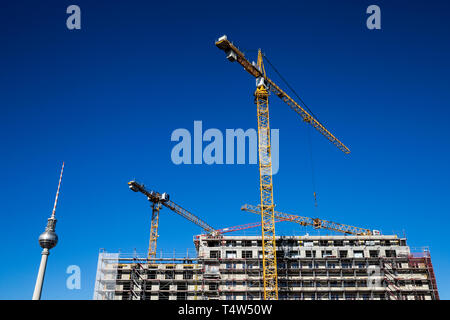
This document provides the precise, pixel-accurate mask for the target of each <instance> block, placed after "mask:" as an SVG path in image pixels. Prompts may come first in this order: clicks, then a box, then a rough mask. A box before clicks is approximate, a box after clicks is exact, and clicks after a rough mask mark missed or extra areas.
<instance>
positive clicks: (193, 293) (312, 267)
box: [94, 236, 439, 300]
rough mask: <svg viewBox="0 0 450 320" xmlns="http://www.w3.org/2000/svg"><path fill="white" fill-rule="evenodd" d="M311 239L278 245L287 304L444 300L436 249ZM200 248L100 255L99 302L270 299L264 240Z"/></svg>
mask: <svg viewBox="0 0 450 320" xmlns="http://www.w3.org/2000/svg"><path fill="white" fill-rule="evenodd" d="M385 238H388V236H384V238H383V239H385ZM308 239H309V240H308ZM308 239H306V237H292V236H291V237H279V238H278V240H277V269H278V283H279V299H280V300H341V299H344V300H373V299H375V300H406V299H417V300H421V299H439V295H438V291H437V286H436V279H435V274H434V270H433V266H432V264H431V257H430V254H429V251H428V250H425V251H421V252H419V253H411V252H410V249H409V247H408V246H406V240H405V239H397V238H395V237H392V238H391V240H390V241H387V240H386V242H383V241H384V240H381V241H379V243H378V242H377V243H378V244H368V242H369V243H371V242H373V241H374V240H373V239H374V238H373V237H368V238H363V239H362V240H361V239H355V238H354V237H353V238H352V237H344V238H342V237H341V238H340V237H333V236H325V237H321V236H319V237H314V236H313V237H309V238H308ZM330 239H331V240H330ZM354 239H355V240H354ZM377 241H378V240H377ZM344 242H345V243H344ZM194 243H195V245H196V249H197V251H196V253H197V256H196V257H186V256H188V255H181V254H178V255H177V254H175V252H174V253H171V254H167V255H166V254H163V253H160V254H159V255H158V257H155V258H152V259H148V258H143V257H144V256H145V255H142V258H140V257H139V256H138V255H137V254H136V253H134V254H133V255H126V254H120V255H117V254H116V255H108V254H106V253H102V254H100V256H99V267H98V270H97V280H96V289H95V294H94V298H96V299H125V300H126V299H132V300H217V299H223V300H238V299H239V300H241V299H242V300H260V299H262V298H263V284H262V270H263V268H262V251H261V243H260V237H258V236H249V237H246V236H243V237H242V236H241V237H232V236H228V237H208V236H201V237H196V238H195V239H194ZM308 243H310V244H308ZM364 250H365V251H364ZM361 252H364V253H361ZM380 252H381V253H382V254H380Z"/></svg>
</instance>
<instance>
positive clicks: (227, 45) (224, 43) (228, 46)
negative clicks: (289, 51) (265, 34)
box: [216, 36, 350, 154]
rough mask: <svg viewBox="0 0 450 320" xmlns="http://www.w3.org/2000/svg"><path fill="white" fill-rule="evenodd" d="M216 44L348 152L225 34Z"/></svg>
mask: <svg viewBox="0 0 450 320" xmlns="http://www.w3.org/2000/svg"><path fill="white" fill-rule="evenodd" d="M216 46H217V47H218V48H219V49H221V50H223V51H225V53H226V54H227V59H228V60H230V61H237V62H238V63H239V64H240V65H241V66H242V67H244V69H245V70H246V71H247V72H248V73H250V74H251V75H252V76H254V77H255V78H260V77H262V78H264V80H265V81H266V83H267V85H268V87H269V90H270V91H272V92H273V93H274V94H275V95H276V96H277V97H279V98H280V99H281V100H283V101H284V102H285V103H286V104H288V105H289V106H290V107H291V108H292V110H294V111H295V112H297V113H298V114H299V115H300V116H301V117H302V119H303V120H304V121H305V122H307V123H309V124H311V125H312V126H313V127H314V128H315V129H316V130H317V131H319V132H320V133H321V134H322V135H323V136H324V137H325V138H327V139H328V140H329V141H330V142H332V143H333V144H334V145H335V146H336V147H337V148H339V149H340V150H341V151H342V152H344V153H346V154H349V153H350V150H349V148H347V147H346V146H345V145H344V144H343V143H342V142H341V141H340V140H339V139H338V138H336V137H335V136H334V135H333V134H332V133H331V132H330V131H328V130H327V129H326V128H325V127H324V126H323V125H322V124H321V123H320V122H319V121H318V120H317V119H316V118H315V117H313V116H312V115H311V114H310V113H309V112H308V111H306V110H305V108H304V107H302V106H301V105H300V104H299V103H298V102H296V101H295V100H294V99H292V98H291V97H290V96H289V95H288V94H287V93H286V92H285V91H283V90H282V89H281V88H280V87H279V86H277V85H276V84H275V82H273V81H272V80H271V79H269V78H268V77H267V75H266V74H265V72H263V70H260V69H259V68H258V65H257V64H255V63H251V62H250V61H248V60H247V58H246V57H245V55H244V53H243V52H241V51H240V50H239V49H238V48H237V47H236V46H235V45H234V44H233V43H231V42H230V41H229V40H228V39H227V38H226V36H223V37H221V38H219V40H218V41H217V42H216Z"/></svg>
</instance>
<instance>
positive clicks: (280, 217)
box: [94, 36, 439, 300]
mask: <svg viewBox="0 0 450 320" xmlns="http://www.w3.org/2000/svg"><path fill="white" fill-rule="evenodd" d="M215 45H216V46H217V48H219V49H220V50H222V51H224V52H225V54H226V58H227V60H229V61H230V62H237V63H238V64H239V65H240V66H241V67H243V69H244V70H245V71H247V72H248V73H249V74H250V75H251V76H253V77H254V78H255V79H256V90H255V91H254V103H255V105H256V108H257V123H258V159H259V161H258V162H259V174H260V180H259V190H260V199H259V200H260V202H259V204H258V205H249V204H246V205H244V206H242V208H241V209H242V211H245V212H248V213H252V214H254V216H255V217H256V215H258V216H259V219H258V222H255V223H250V224H244V225H238V226H234V227H227V228H223V229H217V228H214V227H212V226H211V225H210V224H208V223H207V222H205V220H203V219H202V218H200V216H199V215H196V214H193V213H191V212H190V211H189V210H186V209H185V208H183V207H182V206H181V205H179V204H177V203H175V202H174V201H172V200H171V199H170V196H169V194H168V193H159V192H157V191H154V190H151V189H147V187H146V186H145V185H143V184H141V183H139V182H137V181H134V180H132V181H130V182H129V183H128V186H129V189H131V190H132V191H134V192H136V193H140V194H142V195H144V196H145V197H146V198H147V200H148V201H149V203H150V205H151V225H150V241H149V248H148V253H147V254H146V255H138V254H136V253H134V254H124V253H111V252H104V251H102V252H100V254H99V259H98V267H97V275H96V280H95V289H94V299H95V300H439V293H438V288H437V284H436V277H435V273H434V270H433V265H432V262H431V255H430V250H429V249H428V248H427V247H422V248H411V247H410V246H409V245H408V243H407V239H406V237H405V236H399V235H396V234H391V235H384V234H382V233H381V232H380V231H379V230H373V229H370V228H361V227H355V226H352V225H346V224H341V223H338V222H333V221H328V220H324V219H322V218H317V217H316V218H311V217H304V216H300V215H297V214H291V213H284V212H279V211H276V210H275V203H274V196H273V181H272V157H271V139H270V125H269V96H270V95H271V94H272V95H274V96H276V97H278V98H279V99H281V101H282V102H283V103H284V104H287V105H288V106H289V107H290V108H291V109H292V110H293V111H295V112H296V114H297V115H298V116H299V118H300V120H301V122H303V123H304V124H306V125H310V126H312V128H314V129H315V130H316V131H318V132H319V133H320V134H322V135H323V136H324V137H325V138H326V139H327V140H328V141H329V142H331V143H332V144H333V145H334V146H335V147H337V148H338V149H339V150H340V151H342V152H343V153H344V154H346V155H348V154H350V150H349V148H348V147H347V146H345V145H344V144H343V143H342V142H341V141H340V140H339V139H337V138H336V137H335V136H334V135H333V134H332V133H331V132H330V131H329V130H328V129H326V128H325V126H324V125H323V124H322V123H321V122H319V120H318V119H317V117H316V116H314V114H313V113H312V112H311V111H310V110H309V108H308V107H307V106H306V105H305V104H304V102H303V101H302V100H301V98H300V97H299V96H298V95H297V94H296V93H295V91H294V90H293V89H292V88H291V86H289V84H287V83H285V84H286V85H287V86H288V87H289V89H290V90H291V91H293V93H294V95H295V96H296V98H297V99H296V100H294V98H292V97H291V96H289V95H288V94H287V93H286V92H285V91H283V90H282V89H281V88H280V87H279V86H278V85H277V84H276V83H275V82H274V81H273V80H271V79H270V78H269V77H268V76H267V74H266V70H265V67H264V63H263V61H266V62H267V63H268V64H271V63H270V61H268V59H267V57H266V56H265V55H264V54H263V53H262V52H261V50H259V51H258V58H257V62H250V61H249V60H247V58H246V57H245V55H244V53H243V52H241V51H240V50H239V49H238V47H237V46H235V45H234V44H233V43H232V42H230V41H229V40H228V38H227V36H222V37H221V38H219V39H218V40H217V41H216V42H215ZM273 69H274V70H276V69H275V68H273ZM255 185H256V184H255ZM315 197H316V193H315V192H314V198H315ZM163 208H165V209H164V210H170V211H171V212H174V213H176V214H177V215H179V216H181V217H183V218H184V219H186V220H188V221H190V222H191V223H194V224H196V225H197V226H199V227H200V228H201V229H202V231H203V233H202V234H199V235H194V236H193V242H194V245H195V252H191V254H185V255H176V254H162V253H161V254H158V253H157V239H158V237H159V234H158V224H159V217H160V211H161V210H162V209H163ZM206 220H207V219H206ZM279 222H284V223H295V224H297V225H298V226H299V228H303V227H311V228H313V229H315V230H325V231H326V232H329V233H332V235H309V234H307V233H306V232H305V234H304V235H301V236H294V235H292V236H280V235H277V234H276V232H275V227H276V224H277V223H279ZM255 228H256V229H255ZM249 229H254V230H260V233H259V234H258V235H237V232H238V231H243V230H249Z"/></svg>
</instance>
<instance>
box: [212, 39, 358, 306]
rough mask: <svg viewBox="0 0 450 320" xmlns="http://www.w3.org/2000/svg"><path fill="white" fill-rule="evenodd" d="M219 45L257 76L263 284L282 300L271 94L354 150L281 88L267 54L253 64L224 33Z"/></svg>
mask: <svg viewBox="0 0 450 320" xmlns="http://www.w3.org/2000/svg"><path fill="white" fill-rule="evenodd" d="M215 44H216V46H217V47H218V48H219V49H221V50H223V51H224V52H225V53H226V57H227V59H228V60H229V61H231V62H235V61H237V62H238V63H239V64H240V65H241V66H242V67H244V69H245V70H246V71H247V72H248V73H250V74H251V75H252V76H254V77H255V78H256V91H255V92H254V96H255V103H256V108H257V117H258V153H259V175H260V196H261V204H260V206H259V210H260V214H261V231H262V232H261V234H262V253H263V284H264V300H278V282H277V257H276V243H275V217H274V203H273V183H272V160H271V147H270V125H269V93H270V92H273V93H274V94H275V95H276V96H277V97H279V98H280V99H281V100H283V101H284V102H285V103H286V104H288V105H289V106H290V107H291V108H292V109H293V110H294V111H295V112H297V113H298V114H299V115H300V116H301V117H302V119H303V121H305V122H306V123H309V124H310V125H312V126H313V127H314V128H315V129H316V130H318V131H319V132H320V133H321V134H322V135H324V136H325V137H326V138H327V139H328V140H329V141H330V142H331V143H333V144H334V145H335V146H336V147H338V148H339V149H340V150H341V151H342V152H344V153H346V154H348V153H350V150H349V149H348V148H347V147H346V146H345V145H344V144H343V143H342V142H341V141H339V140H338V139H337V138H336V137H335V136H334V135H333V134H331V132H330V131H328V130H327V129H326V128H325V127H324V126H323V125H322V124H321V123H320V122H319V121H318V120H317V119H316V118H315V117H313V116H312V114H310V113H308V112H307V111H306V110H305V108H303V107H302V106H301V105H300V104H299V103H297V102H296V101H295V100H293V99H292V98H291V97H290V96H289V95H288V94H287V93H286V92H284V91H283V90H281V89H280V87H278V86H277V85H276V84H275V83H274V82H273V81H272V80H270V79H269V78H268V77H267V75H266V71H265V68H264V63H263V55H262V53H261V50H258V60H257V63H251V62H250V61H248V60H247V58H246V57H245V55H244V53H242V52H241V51H240V50H239V49H238V48H237V47H236V46H235V45H234V44H233V43H231V42H230V41H229V40H228V38H227V36H225V35H224V36H222V37H220V38H219V39H218V40H217V41H216V43H215Z"/></svg>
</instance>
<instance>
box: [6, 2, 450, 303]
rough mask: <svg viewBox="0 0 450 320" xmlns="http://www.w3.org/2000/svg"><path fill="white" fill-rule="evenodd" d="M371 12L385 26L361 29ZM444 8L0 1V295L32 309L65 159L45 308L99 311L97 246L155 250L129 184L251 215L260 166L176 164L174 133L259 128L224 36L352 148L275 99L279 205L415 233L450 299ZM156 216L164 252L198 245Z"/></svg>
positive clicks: (293, 229)
mask: <svg viewBox="0 0 450 320" xmlns="http://www.w3.org/2000/svg"><path fill="white" fill-rule="evenodd" d="M71 4H77V5H79V6H80V8H81V12H82V22H81V25H82V28H81V30H76V31H74V30H72V31H70V30H68V29H67V28H66V24H65V20H66V18H67V16H68V15H67V14H66V13H65V11H66V8H67V6H69V5H71ZM371 4H377V5H379V6H380V8H381V14H382V30H377V31H370V30H368V29H367V28H366V26H365V21H366V18H367V15H366V14H365V11H366V8H367V7H368V6H369V5H371ZM448 10H449V5H448V4H447V3H445V2H444V1H400V0H397V1H293V2H292V3H289V2H284V1H278V2H276V3H274V2H273V1H272V2H264V1H263V2H261V1H258V2H245V3H240V4H239V5H236V4H234V5H233V4H231V3H225V2H213V1H205V2H196V1H195V2H187V1H171V2H163V3H161V2H159V3H151V2H149V1H95V2H94V1H76V2H69V1H41V2H39V3H38V4H37V3H35V2H31V1H14V2H11V1H9V2H2V4H1V8H0V39H1V43H2V45H1V48H2V49H1V50H0V70H1V72H0V137H1V138H0V143H1V144H0V147H1V150H2V151H1V152H2V157H0V173H1V177H2V180H3V184H2V185H3V186H2V192H1V193H0V213H1V217H2V221H3V223H2V225H3V228H2V229H3V234H4V237H6V241H5V240H4V243H5V244H6V245H4V246H3V248H2V250H3V252H2V257H1V258H0V259H1V260H0V261H1V262H2V271H1V272H0V298H1V299H29V298H31V295H32V292H33V288H34V282H35V277H36V275H37V269H38V264H39V260H40V251H41V250H40V247H39V245H38V242H37V238H38V236H39V234H40V233H41V232H42V231H43V230H44V227H45V224H46V219H47V218H48V217H49V215H50V213H51V209H52V205H53V200H54V196H55V192H56V187H57V182H58V177H59V170H60V166H61V163H62V161H65V163H66V166H65V173H64V177H63V182H62V186H61V196H60V202H59V206H58V209H57V218H58V223H57V233H58V235H59V237H60V242H59V244H58V245H57V247H56V248H55V249H53V250H52V251H51V255H50V257H49V264H48V269H47V276H46V279H45V285H44V291H43V299H91V298H92V294H93V288H94V280H95V271H96V264H97V258H98V251H99V249H100V248H105V249H106V250H107V251H110V252H117V251H118V250H119V249H120V250H121V251H122V252H132V251H133V250H134V248H136V250H137V251H138V252H145V251H146V249H147V245H148V237H149V226H150V224H149V219H150V210H149V206H148V203H147V201H146V200H145V198H144V197H143V196H140V195H136V194H135V193H133V192H130V191H129V190H128V188H127V181H129V180H131V179H134V178H136V179H138V180H139V181H141V182H143V183H145V184H146V185H147V186H148V187H149V188H154V189H155V190H157V191H160V192H168V193H170V195H171V199H172V200H173V201H175V202H177V203H178V204H180V205H182V206H183V207H185V208H186V209H188V210H190V211H192V212H193V213H195V214H197V215H198V216H200V217H202V218H204V220H206V221H207V222H208V223H209V224H210V225H212V226H214V227H217V228H219V227H226V226H233V225H239V224H244V223H250V222H255V221H257V220H258V219H257V216H256V215H255V216H252V215H250V214H247V213H242V212H241V211H240V210H239V209H240V206H241V205H242V204H244V203H251V204H257V203H258V199H259V181H258V179H259V173H258V167H257V166H256V165H248V164H247V165H210V166H208V165H178V166H177V165H175V164H173V163H172V161H171V158H170V153H171V150H172V148H173V147H174V145H175V143H174V142H172V141H170V136H171V133H172V132H173V131H174V130H175V129H178V128H186V129H188V130H190V131H191V132H192V131H193V125H194V121H195V120H201V121H202V122H203V128H204V130H206V129H208V128H217V129H220V130H221V131H222V132H225V129H227V128H231V129H235V128H243V129H245V130H246V129H249V128H255V127H256V112H255V106H254V104H253V97H252V94H253V90H254V79H252V77H251V76H250V75H249V74H247V73H246V72H244V71H243V70H242V68H241V67H239V65H237V64H230V63H229V62H228V61H226V60H225V56H224V54H223V53H222V52H221V51H220V50H218V49H217V48H216V47H215V46H214V41H215V39H216V38H217V37H219V36H221V35H222V34H227V35H228V37H229V38H230V39H231V40H232V41H234V42H235V43H236V44H237V45H238V46H239V47H240V48H241V49H242V50H243V51H245V52H246V54H247V55H248V56H249V59H251V60H254V59H256V50H257V49H258V48H262V49H263V51H264V52H265V53H266V54H267V56H268V57H269V59H270V60H271V62H272V63H274V65H275V66H276V67H277V69H278V70H279V71H280V72H281V73H282V74H283V76H284V77H285V78H286V79H288V80H289V82H290V84H291V85H292V86H293V87H294V88H295V89H296V91H297V92H298V93H299V94H300V95H301V97H302V99H303V100H304V101H305V102H306V103H307V104H308V106H309V107H310V108H311V109H312V111H313V112H314V113H315V114H316V115H317V116H318V117H319V119H320V120H321V121H322V122H323V123H325V124H326V126H327V127H328V128H329V129H330V130H331V131H332V132H333V133H335V134H336V136H337V137H338V138H340V139H341V140H342V141H343V142H344V143H345V144H346V145H347V146H349V148H350V149H351V151H352V153H351V154H350V155H349V156H346V155H344V154H343V153H341V152H340V151H339V150H338V149H337V148H335V147H334V146H333V145H332V144H330V143H329V142H328V141H327V140H326V139H324V138H323V137H322V136H321V135H320V134H318V133H317V132H313V130H312V129H310V128H308V127H307V126H306V125H305V124H303V123H302V122H301V121H300V120H299V118H298V116H297V115H296V114H295V113H294V112H293V111H292V110H290V108H289V107H288V106H287V105H284V104H283V103H282V102H281V101H279V99H278V98H276V97H272V98H271V101H270V112H271V113H270V116H271V126H272V128H277V129H279V130H280V170H279V173H278V174H277V175H276V176H275V177H274V198H275V203H276V204H277V209H279V210H280V211H286V212H291V213H296V214H299V215H304V216H320V217H321V218H323V219H328V220H333V221H338V222H341V223H346V224H352V225H356V226H361V227H368V228H373V229H381V230H382V232H383V233H384V234H389V233H392V232H397V233H401V234H403V232H404V233H405V234H406V236H407V238H408V242H409V244H410V245H411V246H412V247H420V246H429V247H430V250H431V254H432V258H433V263H434V267H435V272H436V277H437V281H438V288H439V291H440V294H441V298H443V299H448V298H450V277H449V275H448V270H449V269H450V253H449V250H448V248H447V233H448V225H449V222H450V218H449V216H448V213H449V210H450V204H449V196H448V195H449V192H450V187H449V180H450V170H449V167H448V163H450V153H449V146H450V145H449V138H450V129H449V127H448V119H449V115H450V113H449V108H448V107H449V98H450V90H449V89H450V86H449V85H450V80H449V77H448V75H449V74H450V60H449V59H448V57H449V54H450V45H449V41H448V37H449V31H450V22H449V21H448V17H447V12H448ZM268 73H269V77H273V80H274V81H276V82H280V86H282V87H284V85H282V83H281V81H280V80H279V79H278V78H277V77H276V75H275V73H274V72H273V70H271V69H270V68H268ZM308 130H309V131H310V134H311V141H312V150H313V152H312V154H313V159H314V160H313V164H314V176H315V185H316V192H317V194H318V199H319V206H318V208H317V209H315V208H314V201H313V197H312V193H313V188H312V178H311V176H312V174H311V163H310V160H309V159H310V153H309V148H308V139H307V137H308V134H309V133H308ZM160 221H161V222H160V235H161V236H160V238H159V242H158V248H159V249H162V250H164V251H165V252H173V250H176V252H180V253H182V252H186V249H187V248H189V249H190V250H193V247H194V246H193V243H192V237H193V235H195V234H198V233H200V231H201V230H200V229H199V228H198V227H197V226H195V225H193V224H191V223H189V222H188V221H184V220H183V219H182V218H180V217H179V216H176V215H175V214H173V213H172V212H169V211H168V210H166V209H165V210H163V211H162V212H161V220H160ZM305 231H306V230H304V229H300V228H298V227H297V226H296V225H293V224H289V223H283V224H279V225H278V227H277V232H278V233H279V234H284V235H288V234H296V235H301V234H304V232H305ZM254 232H257V231H254ZM322 233H323V232H322ZM69 265H78V266H80V268H81V273H82V280H81V290H68V289H67V288H66V283H65V282H66V279H67V276H68V275H67V274H66V268H67V267H68V266H69Z"/></svg>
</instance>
